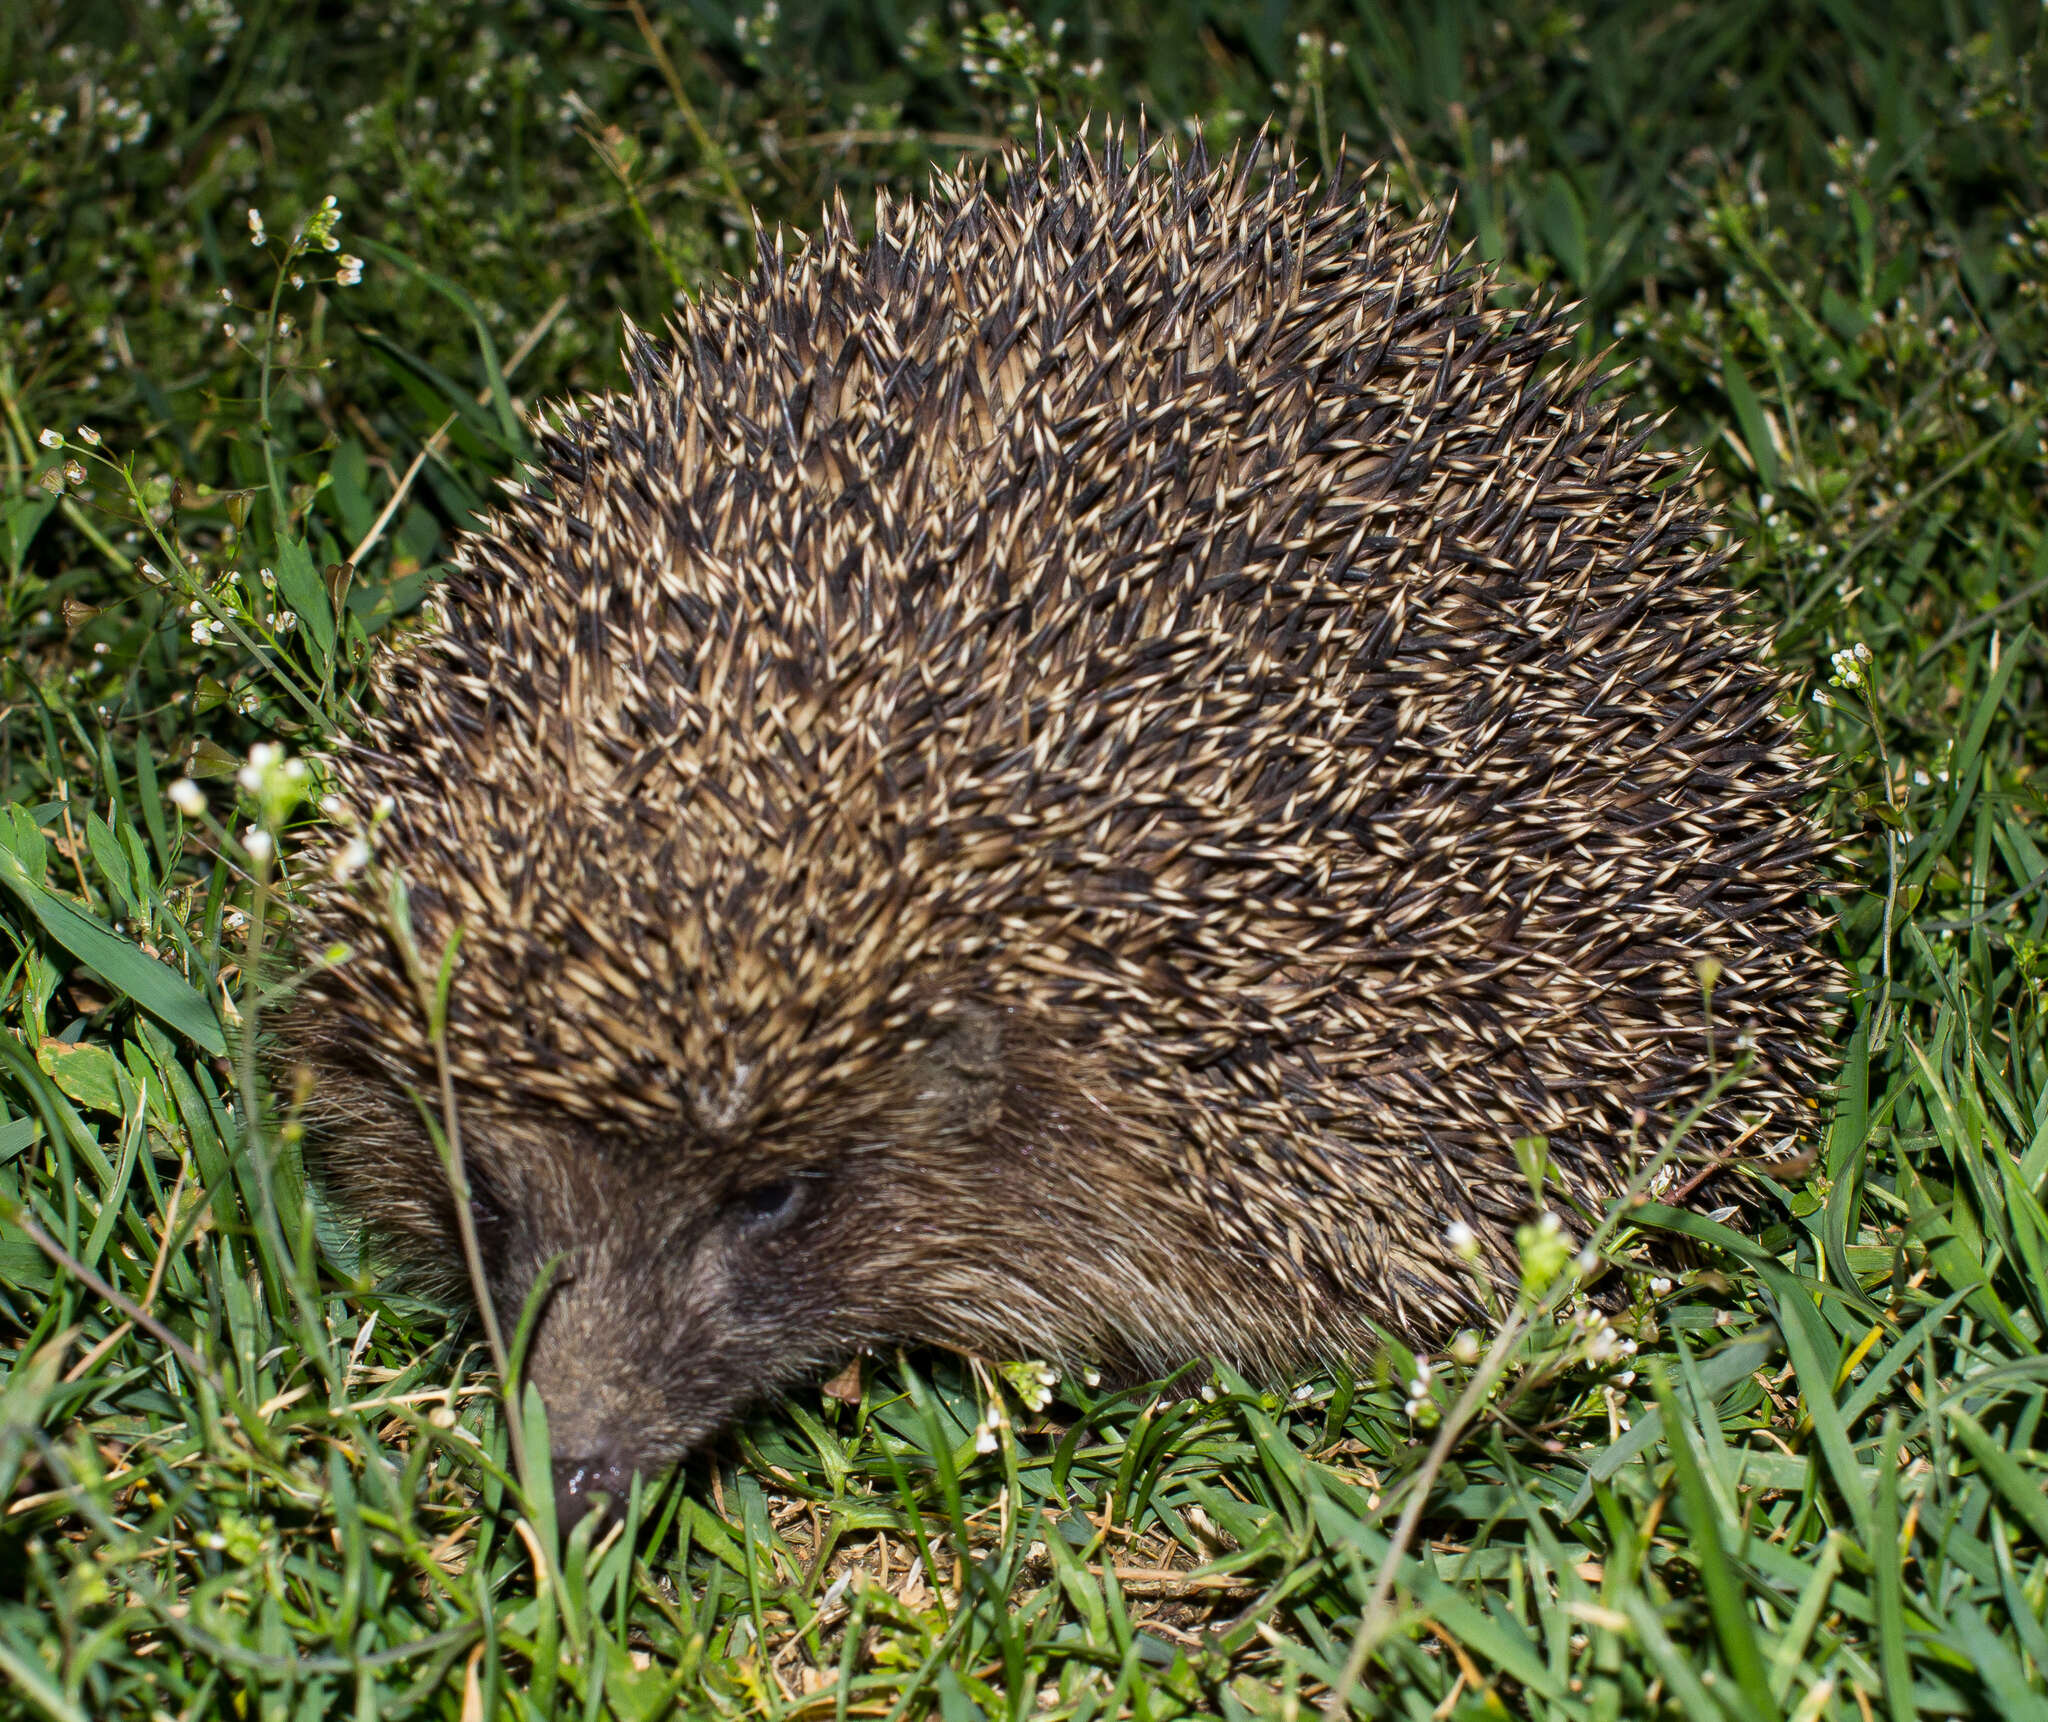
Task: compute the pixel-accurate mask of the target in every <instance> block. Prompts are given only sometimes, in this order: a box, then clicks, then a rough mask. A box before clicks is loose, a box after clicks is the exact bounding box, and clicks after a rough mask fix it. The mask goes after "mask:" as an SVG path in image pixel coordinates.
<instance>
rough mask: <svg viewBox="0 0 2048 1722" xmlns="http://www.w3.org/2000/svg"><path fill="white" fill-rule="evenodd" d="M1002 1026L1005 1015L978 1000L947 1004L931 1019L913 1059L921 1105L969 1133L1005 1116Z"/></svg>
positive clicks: (984, 1128)
mask: <svg viewBox="0 0 2048 1722" xmlns="http://www.w3.org/2000/svg"><path fill="white" fill-rule="evenodd" d="M1003 1026H1004V1025H1003V1013H1002V1012H1001V1011H999V1010H996V1009H994V1008H993V1007H991V1006H989V1005H986V1004H983V1003H981V1002H980V1001H979V1000H949V1001H948V1002H947V1003H946V1004H945V1005H944V1006H943V1007H941V1008H939V1009H937V1010H935V1011H934V1012H933V1013H932V1014H931V1015H930V1016H928V1017H927V1018H926V1021H925V1026H924V1035H923V1040H924V1044H923V1045H922V1046H921V1047H919V1049H918V1050H917V1052H916V1053H915V1054H914V1055H913V1056H914V1058H915V1060H916V1081H917V1098H918V1102H919V1104H920V1105H921V1106H923V1107H927V1108H930V1109H932V1110H934V1111H936V1112H939V1113H941V1114H943V1115H945V1116H946V1117H947V1118H948V1119H949V1120H951V1121H952V1122H953V1123H954V1124H955V1125H956V1126H958V1127H959V1128H961V1129H964V1130H965V1131H967V1132H968V1133H969V1134H970V1135H977V1136H978V1135H981V1134H983V1133H984V1132H986V1131H988V1130H990V1129H992V1128H993V1127H994V1126H995V1124H996V1121H997V1120H998V1118H1000V1116H1001V1114H1002V1096H1003V1082H1002V1077H1003V1072H1004V1069H1005V1059H1004V1053H1005V1047H1004V1034H1003Z"/></svg>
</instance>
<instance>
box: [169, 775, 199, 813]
mask: <svg viewBox="0 0 2048 1722" xmlns="http://www.w3.org/2000/svg"><path fill="white" fill-rule="evenodd" d="M164 794H165V796H166V797H168V799H169V801H170V804H171V805H172V806H173V807H175V808H176V809H177V810H178V811H179V812H180V813H182V814H184V816H185V817H186V818H187V819H197V818H198V817H199V816H200V814H202V813H204V812H205V811H206V791H205V790H203V789H201V788H200V787H199V785H198V784H196V783H194V782H193V781H192V780H191V779H190V778H189V777H181V778H179V779H178V780H177V782H175V783H173V784H172V785H171V787H170V788H169V789H167V790H165V791H164Z"/></svg>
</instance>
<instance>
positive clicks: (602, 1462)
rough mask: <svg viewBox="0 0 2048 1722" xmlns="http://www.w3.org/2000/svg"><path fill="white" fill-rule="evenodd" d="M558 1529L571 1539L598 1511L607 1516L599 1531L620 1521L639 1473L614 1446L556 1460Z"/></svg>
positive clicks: (629, 1460)
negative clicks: (570, 1535) (571, 1532)
mask: <svg viewBox="0 0 2048 1722" xmlns="http://www.w3.org/2000/svg"><path fill="white" fill-rule="evenodd" d="M554 1468H555V1529H556V1531H557V1532H558V1533H560V1534H561V1535H563V1536H566V1535H568V1533H569V1532H570V1531H573V1530H574V1529H575V1528H576V1527H577V1526H578V1525H579V1524H581V1523H582V1522H583V1520H584V1519H585V1518H587V1517H588V1516H589V1515H590V1513H591V1512H592V1511H593V1510H595V1511H598V1512H602V1513H603V1514H604V1519H603V1521H602V1523H600V1525H599V1526H598V1529H599V1531H600V1532H601V1531H603V1530H604V1529H605V1528H607V1527H608V1526H609V1525H610V1524H611V1523H612V1521H613V1520H615V1519H617V1518H619V1517H620V1516H621V1515H622V1514H623V1513H624V1512H625V1508H626V1499H627V1497H628V1496H629V1495H630V1494H631V1493H632V1489H633V1477H634V1473H635V1472H636V1470H637V1469H638V1467H637V1466H635V1465H634V1464H633V1462H632V1460H631V1459H629V1458H628V1457H627V1456H626V1455H625V1454H624V1453H623V1452H622V1451H621V1449H620V1448H619V1447H618V1446H617V1445H615V1444H606V1445H604V1446H602V1447H600V1448H598V1449H597V1450H596V1451H594V1452H590V1453H582V1454H572V1455H568V1456H562V1455H557V1456H556V1459H555V1466H554Z"/></svg>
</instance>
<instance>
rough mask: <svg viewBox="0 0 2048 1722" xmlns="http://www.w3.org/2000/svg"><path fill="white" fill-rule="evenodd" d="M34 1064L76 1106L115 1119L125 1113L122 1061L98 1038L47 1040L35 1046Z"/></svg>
mask: <svg viewBox="0 0 2048 1722" xmlns="http://www.w3.org/2000/svg"><path fill="white" fill-rule="evenodd" d="M36 1063H38V1064H40V1065H41V1066H42V1067H43V1070H44V1072H45V1073H46V1074H47V1075H48V1076H49V1078H50V1080H51V1081H52V1082H54V1083H55V1084H56V1085H57V1086H58V1087H59V1088H61V1089H62V1090H63V1091H64V1092H65V1093H66V1094H68V1095H70V1096H71V1098H72V1099H73V1100H75V1101H77V1102H78V1104H79V1105H81V1106H84V1107H88V1108H90V1109H91V1110H92V1111H94V1112H111V1113H113V1114H114V1116H115V1117H117V1118H119V1117H122V1116H124V1115H125V1114H126V1113H127V1111H128V1101H127V1099H126V1097H125V1096H124V1095H123V1094H122V1092H121V1062H120V1060H119V1059H117V1058H115V1056H114V1055H113V1054H112V1053H111V1052H109V1051H108V1050H107V1049H106V1048H105V1047H104V1046H101V1045H100V1044H99V1043H98V1042H97V1041H90V1040H81V1041H75V1042H74V1041H65V1040H46V1041H44V1042H43V1043H42V1044H41V1045H40V1046H38V1047H37V1048H36Z"/></svg>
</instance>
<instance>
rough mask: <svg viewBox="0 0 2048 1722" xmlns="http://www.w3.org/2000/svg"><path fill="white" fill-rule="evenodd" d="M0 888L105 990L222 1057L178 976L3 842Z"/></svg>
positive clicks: (223, 1046)
mask: <svg viewBox="0 0 2048 1722" xmlns="http://www.w3.org/2000/svg"><path fill="white" fill-rule="evenodd" d="M19 811H20V810H19V809H18V808H17V809H16V812H17V813H19ZM0 885H4V886H5V887H6V888H7V889H8V890H9V891H11V892H12V893H13V894H14V895H15V896H16V897H17V898H18V899H20V901H21V902H22V904H23V905H24V906H25V907H26V908H27V909H28V911H29V913H30V914H32V915H33V916H35V918H36V920H37V921H38V922H39V923H40V924H41V926H42V929H43V931H44V932H46V933H48V934H49V936H50V937H51V938H52V939H54V940H55V941H56V942H57V943H58V944H59V945H61V946H62V947H63V948H64V949H65V950H67V951H69V952H70V953H71V955H72V956H74V957H76V958H77V959H78V960H79V961H80V962H81V963H83V964H84V965H85V966H86V967H87V968H89V969H90V970H92V972H93V973H94V974H96V975H98V976H99V978H100V979H101V980H103V981H105V982H106V983H107V985H108V986H110V987H112V988H113V989H114V990H115V991H116V992H118V993H120V994H121V995H122V996H123V997H124V998H129V999H133V1000H134V1001H135V1003H136V1004H137V1005H139V1006H140V1007H141V1008H142V1009H143V1010H146V1011H148V1012H149V1014H150V1015H151V1016H153V1017H155V1018H156V1019H157V1020H158V1021H159V1022H162V1023H164V1024H165V1025H166V1026H168V1027H170V1028H174V1029H176V1030H177V1031H178V1032H179V1033H180V1034H182V1035H184V1036H185V1037H186V1038H187V1039H188V1040H190V1041H192V1042H193V1044H195V1045H196V1046H199V1047H201V1048H203V1049H204V1050H206V1051H207V1052H210V1053H212V1054H213V1055H214V1056H215V1057H217V1058H224V1057H226V1056H227V1050H228V1043H227V1037H226V1036H225V1035H224V1034H222V1032H221V1026H220V1019H219V1018H218V1017H216V1016H215V1015H214V1013H213V1011H212V1009H211V1008H210V1007H209V1006H208V1005H207V1003H206V1001H205V1000H204V999H203V998H201V997H200V996H199V994H198V993H196V992H195V991H193V989H192V987H191V985H190V984H189V983H188V982H187V981H186V980H185V978H184V976H182V975H180V974H178V973H177V972H176V971H175V970H173V969H172V968H170V967H169V966H168V965H166V964H164V963H160V962H158V961H157V960H156V959H155V958H153V957H150V956H147V955H145V954H144V953H143V952H142V951H141V950H140V949H139V948H138V947H137V946H135V945H134V944H132V943H130V942H129V941H128V940H127V939H125V938H123V937H122V936H121V935H120V934H119V933H117V932H115V931H114V929H113V928H111V927H109V926H108V925H107V924H106V923H105V922H103V921H101V920H99V919H98V918H97V917H96V916H93V915H89V914H87V913H86V912H85V911H84V910H83V909H80V908H78V907H76V906H75V905H74V904H73V903H72V902H71V901H70V900H69V899H68V898H65V897H61V896H59V895H58V894H57V893H56V892H55V891H52V890H51V889H50V888H49V887H48V886H47V885H43V884H40V883H38V882H37V881H36V879H34V878H33V877H32V876H31V875H30V872H29V869H28V868H27V867H26V866H24V865H23V863H22V858H21V857H20V856H19V855H18V854H16V853H15V851H14V850H13V849H12V848H11V847H9V846H8V845H6V844H4V843H0Z"/></svg>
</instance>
